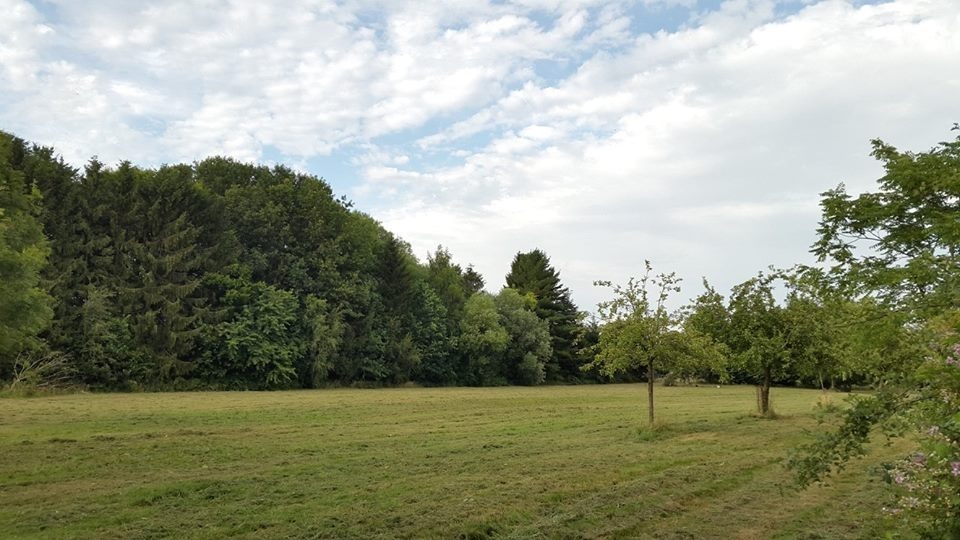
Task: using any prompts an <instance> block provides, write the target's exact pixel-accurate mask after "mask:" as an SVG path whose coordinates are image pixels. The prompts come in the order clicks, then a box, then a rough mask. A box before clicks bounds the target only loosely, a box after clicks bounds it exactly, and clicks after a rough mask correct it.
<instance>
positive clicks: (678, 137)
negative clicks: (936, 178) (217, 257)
mask: <svg viewBox="0 0 960 540" xmlns="http://www.w3.org/2000/svg"><path fill="white" fill-rule="evenodd" d="M0 13H2V14H3V16H2V17H0V130H4V131H8V132H12V133H14V134H16V135H18V136H20V137H23V138H25V139H28V140H32V141H35V142H38V143H41V144H44V145H50V146H54V147H55V148H56V149H57V150H58V151H59V152H61V153H62V155H63V157H64V159H66V160H67V161H69V162H71V163H73V164H76V165H78V166H79V165H82V164H83V163H84V162H85V161H86V160H88V159H89V158H91V157H92V156H97V157H98V158H99V159H100V160H101V161H104V162H106V163H108V164H116V163H117V162H119V161H120V160H123V159H127V160H130V161H132V162H134V163H135V164H138V165H142V166H157V165H160V164H163V163H174V162H192V161H195V160H199V159H202V158H204V157H207V156H211V155H225V156H230V157H233V158H236V159H239V160H243V161H255V162H261V163H268V164H274V163H282V164H286V165H288V166H291V167H294V168H296V169H298V170H302V171H305V172H309V173H311V174H314V175H317V176H319V177H323V178H324V179H326V181H327V182H329V183H330V185H331V186H332V187H333V189H334V191H335V192H336V193H337V194H338V195H346V196H347V197H348V198H349V199H351V200H353V201H354V203H355V204H356V207H357V208H359V209H361V210H362V211H364V212H366V213H368V214H370V215H372V216H373V217H374V218H376V219H377V220H379V221H380V222H382V223H383V224H384V226H385V227H387V228H388V229H389V230H391V231H393V232H395V233H396V234H398V235H399V236H400V237H402V238H403V239H404V240H406V241H407V242H409V243H410V245H411V247H412V249H413V251H414V253H415V254H416V255H417V256H418V257H419V258H420V259H421V260H425V258H426V255H427V253H428V252H434V251H435V250H436V249H437V246H438V245H441V244H442V245H443V246H445V247H447V248H448V249H449V250H450V251H451V253H452V254H453V256H454V259H455V260H456V261H458V262H459V263H461V264H463V265H464V266H466V265H467V264H472V265H474V267H475V268H476V269H477V270H478V271H479V272H480V273H481V274H483V276H484V277H485V279H486V282H487V288H488V289H489V290H491V291H496V290H497V289H499V288H500V287H501V286H502V284H503V281H504V275H505V274H506V272H507V271H508V269H509V265H510V261H511V260H512V258H513V256H514V255H515V254H516V253H517V252H518V251H529V250H531V249H534V248H540V249H542V250H544V251H545V252H546V253H547V254H548V255H549V256H550V258H551V260H552V262H553V265H554V266H555V267H556V268H557V269H558V270H559V271H560V276H561V279H562V281H563V283H564V284H565V285H566V286H568V287H569V288H570V289H571V291H572V295H573V299H574V301H575V302H576V303H577V304H578V305H579V307H580V308H581V309H584V310H587V311H592V310H594V309H595V306H596V303H597V302H598V301H600V300H603V299H605V294H606V292H605V291H604V290H603V289H598V288H597V287H594V286H593V282H594V281H595V280H599V279H603V280H613V281H614V282H624V281H626V279H627V278H628V277H630V276H633V275H639V274H640V273H641V272H642V270H643V261H644V260H650V261H651V263H652V265H653V267H654V270H655V271H656V272H676V273H677V274H678V275H679V276H680V277H681V278H683V280H684V281H683V284H682V287H683V290H682V292H681V293H680V295H679V296H678V297H677V298H676V299H675V301H676V302H682V301H685V300H686V299H688V298H692V297H693V296H695V295H697V294H699V293H700V292H701V291H702V286H701V278H702V277H707V278H708V279H709V280H710V281H711V283H713V284H714V285H715V286H716V287H717V288H718V289H719V290H720V291H727V290H729V288H730V287H731V286H733V285H735V284H737V283H739V282H742V281H744V280H745V279H748V278H749V277H751V276H752V275H754V274H755V273H756V272H757V271H759V270H762V269H764V268H766V267H768V266H770V265H774V266H777V267H789V266H792V265H793V264H796V263H812V262H814V260H813V258H812V256H811V255H810V254H809V247H810V245H811V244H812V243H813V241H814V239H815V234H816V232H815V231H816V227H817V221H818V219H819V215H820V212H819V207H818V201H819V194H820V193H821V192H823V191H825V190H827V189H830V188H832V187H835V186H836V185H837V184H839V183H840V182H844V183H845V184H846V185H847V187H848V189H850V191H852V192H861V191H865V190H870V189H872V188H873V187H874V186H875V181H876V179H877V178H879V177H880V175H881V174H882V169H881V168H880V167H879V165H878V164H877V162H876V161H875V160H873V159H872V158H871V157H870V155H869V153H870V140H871V139H873V138H881V139H883V140H884V141H886V142H888V143H891V144H894V145H895V146H897V147H899V148H902V149H910V150H915V151H924V150H927V149H929V148H931V147H932V146H934V145H935V144H936V143H937V142H939V141H942V140H946V139H949V138H951V137H952V136H954V135H955V134H951V132H950V127H951V126H952V125H953V123H954V122H958V121H960V0H890V1H882V0H877V1H865V0H726V1H720V0H639V1H634V2H616V1H612V2H601V1H592V0H496V1H483V0H450V1H445V2H422V1H419V2H416V1H415V2H401V1H368V0H344V1H339V2H333V1H322V0H317V1H315V0H290V1H286V2H264V1H263V0H233V1H220V0H202V1H201V0H197V1H182V0H181V1H177V0H173V1H166V2H129V1H127V0H97V1H95V0H90V1H84V2H76V1H73V0H63V1H60V0H43V1H41V0H37V1H25V0H0Z"/></svg>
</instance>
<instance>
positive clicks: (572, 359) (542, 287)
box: [506, 249, 581, 381]
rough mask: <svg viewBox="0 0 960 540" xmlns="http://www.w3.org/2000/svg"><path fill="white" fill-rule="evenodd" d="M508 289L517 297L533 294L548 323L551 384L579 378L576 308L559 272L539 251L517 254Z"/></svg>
mask: <svg viewBox="0 0 960 540" xmlns="http://www.w3.org/2000/svg"><path fill="white" fill-rule="evenodd" d="M506 282H507V287H510V288H511V289H515V290H516V291H517V292H519V293H520V294H532V295H533V298H534V299H535V300H536V312H537V315H538V316H539V317H540V318H541V319H543V320H545V321H547V324H548V326H549V330H550V344H551V347H552V348H553V359H552V360H551V361H549V362H548V363H547V365H546V377H547V380H550V381H576V380H577V379H578V378H579V377H580V376H581V371H580V362H579V361H578V358H577V351H576V349H575V342H576V340H577V334H578V332H579V328H578V326H577V320H578V313H577V307H576V306H575V305H574V304H573V301H572V300H570V290H569V289H567V288H566V287H564V286H563V284H562V283H561V282H560V273H559V272H558V271H557V270H556V269H555V268H554V267H553V266H552V265H551V264H550V258H549V257H547V254H546V253H544V252H543V251H541V250H539V249H535V250H533V251H530V252H527V253H517V255H516V257H514V259H513V263H511V264H510V273H508V274H507V277H506Z"/></svg>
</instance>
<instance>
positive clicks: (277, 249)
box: [0, 134, 590, 388]
mask: <svg viewBox="0 0 960 540" xmlns="http://www.w3.org/2000/svg"><path fill="white" fill-rule="evenodd" d="M0 190H2V191H0V197H2V199H0V204H2V209H3V214H2V215H0V219H2V222H0V223H2V225H0V226H2V229H0V241H2V242H3V243H2V244H0V278H2V281H0V287H2V292H3V293H4V294H3V299H2V300H0V301H2V303H3V308H2V311H0V317H2V321H0V329H2V330H0V332H3V333H2V334H0V337H2V342H3V345H2V349H0V378H2V379H3V380H10V379H11V378H12V377H14V376H15V375H16V373H15V372H16V370H17V369H18V365H20V364H22V363H23V361H24V359H25V358H33V357H36V356H37V355H42V354H46V353H49V352H50V351H55V352H59V353H62V354H63V355H64V356H63V358H65V359H66V362H65V366H66V367H67V368H68V369H69V371H70V378H71V379H72V380H74V381H75V382H78V383H82V384H86V385H89V386H91V387H95V388H137V387H153V388H194V387H195V388H210V387H216V388H290V387H307V388H309V387H317V386H323V385H328V384H346V385H350V384H401V383H405V382H407V381H417V382H420V383H423V384H432V385H451V384H460V385H496V384H539V383H543V382H552V383H558V382H564V383H569V382H578V381H581V380H582V379H583V378H584V377H585V376H586V375H585V374H584V373H583V372H582V371H581V369H580V367H581V365H583V364H584V363H585V362H586V361H587V360H589V359H588V358H586V357H585V356H584V355H583V351H584V349H585V346H584V343H583V340H584V339H587V340H589V337H590V336H589V332H585V328H584V327H583V325H582V324H581V323H580V314H579V313H578V312H577V309H576V307H575V306H574V304H573V302H571V300H570V294H569V291H568V290H567V289H566V288H565V287H563V286H562V284H561V283H560V279H559V275H558V273H557V271H556V270H555V269H554V268H553V267H552V266H551V264H550V261H549V259H548V257H547V256H546V255H545V254H544V253H543V252H541V251H538V250H534V251H531V252H529V253H521V254H518V255H517V257H516V259H515V260H514V262H513V265H512V267H511V269H510V273H509V275H508V276H507V280H506V281H507V283H506V285H507V286H508V287H509V288H504V289H503V290H502V291H501V292H500V293H499V294H497V295H496V296H492V295H490V294H488V293H486V292H484V291H483V286H484V283H483V278H482V277H481V276H480V275H479V274H478V273H477V272H475V271H474V270H473V269H472V268H471V267H470V266H467V267H465V268H464V267H463V266H461V265H458V264H456V263H455V262H454V261H453V259H452V256H451V254H450V253H449V251H447V250H446V249H444V248H442V247H439V248H438V249H437V250H436V252H435V253H433V254H431V255H429V256H428V258H427V261H426V262H424V263H421V262H419V261H418V260H417V259H416V257H414V256H413V255H412V253H411V251H410V247H409V246H408V245H407V244H406V243H405V242H403V241H402V240H401V239H399V238H397V237H396V236H395V235H393V234H391V233H390V232H389V231H387V230H385V229H384V228H383V227H382V226H381V225H380V224H379V223H377V222H376V221H375V220H373V219H372V218H370V217H369V216H367V215H365V214H363V213H361V212H359V211H357V210H355V209H353V208H352V206H351V204H350V203H349V202H347V201H346V200H344V199H342V198H341V199H338V198H335V196H334V194H333V193H332V191H331V189H330V186H329V185H328V184H327V183H325V182H324V181H323V180H322V179H318V178H315V177H312V176H309V175H304V174H301V173H297V172H295V171H292V170H290V169H288V168H285V167H282V166H278V167H273V168H268V167H263V166H254V165H249V164H243V163H238V162H236V161H232V160H229V159H224V158H210V159H206V160H203V161H201V162H198V163H195V164H193V165H170V166H163V167H160V168H159V169H155V170H153V169H143V168H139V167H136V166H134V165H132V164H130V163H128V162H124V163H121V164H120V165H119V166H117V167H115V168H110V167H106V166H104V165H103V164H102V163H100V162H98V161H97V160H95V159H94V160H92V161H90V162H89V163H88V164H87V165H86V167H84V169H83V170H82V171H80V170H77V169H75V168H73V167H71V166H69V165H67V164H66V163H64V162H63V161H62V160H61V159H60V158H58V157H57V156H56V155H55V153H54V151H53V150H52V149H50V148H44V147H39V146H35V145H29V144H27V143H26V142H24V141H23V140H20V139H18V138H16V137H13V136H10V135H7V134H0ZM18 362H19V363H20V364H18Z"/></svg>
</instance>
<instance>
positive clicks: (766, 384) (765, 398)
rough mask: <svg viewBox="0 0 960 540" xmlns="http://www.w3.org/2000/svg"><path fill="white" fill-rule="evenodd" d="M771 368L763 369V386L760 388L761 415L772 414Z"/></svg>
mask: <svg viewBox="0 0 960 540" xmlns="http://www.w3.org/2000/svg"><path fill="white" fill-rule="evenodd" d="M770 379H771V376H770V368H764V369H763V386H761V387H760V414H762V415H764V416H766V415H767V414H768V413H769V412H770Z"/></svg>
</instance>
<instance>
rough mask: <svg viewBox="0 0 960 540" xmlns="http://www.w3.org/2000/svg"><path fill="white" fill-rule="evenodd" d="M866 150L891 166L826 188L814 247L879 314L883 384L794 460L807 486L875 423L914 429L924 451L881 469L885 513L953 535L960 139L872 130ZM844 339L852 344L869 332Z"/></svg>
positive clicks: (957, 516) (894, 429)
mask: <svg viewBox="0 0 960 540" xmlns="http://www.w3.org/2000/svg"><path fill="white" fill-rule="evenodd" d="M954 129H955V130H956V129H958V128H957V127H956V126H955V127H954ZM873 148H874V151H873V155H874V156H875V157H876V158H877V159H878V160H880V161H881V162H882V163H883V166H884V169H885V171H886V174H885V175H884V177H883V178H882V179H881V180H880V182H879V190H878V191H876V192H873V193H865V194H863V195H860V196H859V197H857V198H855V199H851V198H850V197H849V196H848V195H847V194H846V193H845V191H844V189H843V186H840V187H839V188H837V189H835V190H832V191H829V192H827V193H824V195H823V201H822V207H823V220H822V222H821V227H820V240H819V241H818V242H817V244H816V245H815V246H814V250H815V252H816V253H817V254H818V255H819V256H820V257H821V259H822V260H823V261H825V262H826V261H830V262H832V263H833V266H832V268H831V272H830V274H829V278H830V281H832V283H831V285H832V286H833V288H834V289H835V290H844V289H845V290H852V291H854V292H855V293H857V294H859V295H861V302H860V303H861V304H862V305H864V306H866V307H867V309H868V311H867V313H869V314H870V315H872V316H873V318H874V319H878V318H882V319H886V320H885V321H883V322H882V323H879V324H878V323H876V322H875V321H865V324H862V325H860V326H861V327H862V328H863V330H861V331H860V333H863V334H865V335H866V336H868V337H867V338H866V339H871V340H872V339H876V343H875V344H874V347H877V346H881V347H883V351H882V354H881V355H880V357H881V358H882V359H883V360H882V361H881V362H873V363H871V364H870V367H871V369H870V373H871V374H872V375H873V376H874V379H875V381H876V382H877V383H878V385H877V388H878V391H877V392H876V393H874V394H873V395H868V396H863V397H860V398H858V399H857V400H856V401H855V402H854V403H853V404H852V406H851V407H850V408H849V409H848V410H846V411H845V412H844V413H843V414H841V415H840V418H839V423H838V425H837V426H836V428H835V429H834V430H833V431H827V432H824V433H821V434H820V435H819V436H818V437H817V438H816V439H815V440H814V441H813V442H810V443H809V444H807V445H805V446H804V447H803V448H801V449H800V451H799V452H798V453H797V454H796V455H795V456H794V457H793V459H792V460H791V463H790V465H791V467H792V468H793V469H794V470H795V472H796V474H797V477H798V479H799V480H800V482H801V483H803V484H809V483H812V482H816V481H819V480H821V479H822V478H823V477H824V476H825V475H827V474H830V473H831V472H833V471H836V470H838V469H842V468H843V467H844V465H845V464H846V462H847V461H848V460H849V459H851V458H853V457H856V456H860V455H863V454H864V453H865V451H866V446H865V443H866V442H867V441H868V440H869V438H870V435H871V433H872V432H874V431H876V430H877V428H880V431H883V432H884V433H886V434H887V435H907V436H909V437H911V438H914V439H919V444H920V448H919V450H920V451H919V452H917V453H915V454H913V455H911V456H909V457H906V458H904V459H902V460H901V461H899V462H898V463H895V464H891V465H889V467H888V473H887V476H886V478H887V480H888V482H890V484H891V485H892V487H893V489H894V490H895V491H897V492H898V493H899V495H900V498H899V500H898V503H897V504H896V505H894V506H893V507H891V508H890V509H889V511H890V513H891V514H896V515H897V516H898V517H899V518H900V519H902V520H904V521H905V522H907V523H910V524H911V525H912V526H913V527H914V528H915V530H916V531H918V532H919V533H921V534H923V535H924V536H925V537H931V538H957V537H958V536H960V412H958V411H960V259H958V256H960V137H957V138H956V139H955V140H954V141H949V142H943V143H940V144H939V145H938V146H936V147H935V148H933V149H932V150H930V151H929V152H923V153H918V154H915V153H912V152H901V151H899V150H897V149H895V148H893V147H892V146H890V145H887V144H885V143H883V142H882V141H879V140H877V141H874V143H873ZM858 243H860V244H862V243H868V244H869V245H867V246H859V245H858ZM858 248H861V249H860V250H859V251H858ZM874 306H879V307H880V308H879V309H878V308H876V307H874ZM878 330H879V333H878ZM857 333H858V332H854V333H853V334H854V335H856V334H857ZM877 338H879V339H877ZM848 341H849V342H850V345H851V347H853V348H855V347H857V346H858V345H860V344H862V343H863V341H864V339H853V340H848Z"/></svg>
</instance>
